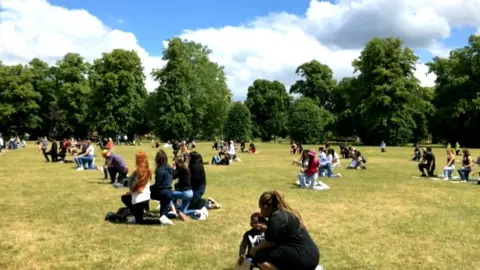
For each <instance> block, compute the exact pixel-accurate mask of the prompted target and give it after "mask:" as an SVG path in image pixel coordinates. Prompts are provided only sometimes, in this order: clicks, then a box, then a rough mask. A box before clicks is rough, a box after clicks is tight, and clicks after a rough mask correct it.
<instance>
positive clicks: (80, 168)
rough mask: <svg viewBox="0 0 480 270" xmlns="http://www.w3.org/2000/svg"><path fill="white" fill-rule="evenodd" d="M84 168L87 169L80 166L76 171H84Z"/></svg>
mask: <svg viewBox="0 0 480 270" xmlns="http://www.w3.org/2000/svg"><path fill="white" fill-rule="evenodd" d="M84 170H85V169H84V168H83V167H78V168H77V170H76V171H77V172H79V171H84Z"/></svg>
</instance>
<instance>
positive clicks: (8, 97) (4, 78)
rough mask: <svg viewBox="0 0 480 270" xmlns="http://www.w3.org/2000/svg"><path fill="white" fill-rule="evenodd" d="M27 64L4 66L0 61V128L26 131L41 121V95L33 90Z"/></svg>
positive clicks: (12, 131) (19, 131)
mask: <svg viewBox="0 0 480 270" xmlns="http://www.w3.org/2000/svg"><path fill="white" fill-rule="evenodd" d="M32 80H33V74H32V71H31V70H30V69H29V68H28V67H27V66H22V65H15V66H4V65H2V64H1V62H0V130H6V131H9V132H11V133H17V134H18V133H21V132H27V131H30V130H33V129H35V128H37V127H38V126H39V125H40V123H41V118H40V116H39V114H38V112H39V109H40V106H39V105H38V102H39V101H40V98H41V95H40V94H39V93H38V92H36V91H35V89H34V87H33V85H32Z"/></svg>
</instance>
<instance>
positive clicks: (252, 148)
mask: <svg viewBox="0 0 480 270" xmlns="http://www.w3.org/2000/svg"><path fill="white" fill-rule="evenodd" d="M248 153H249V154H255V153H257V148H255V144H254V143H253V142H250V146H249V147H248Z"/></svg>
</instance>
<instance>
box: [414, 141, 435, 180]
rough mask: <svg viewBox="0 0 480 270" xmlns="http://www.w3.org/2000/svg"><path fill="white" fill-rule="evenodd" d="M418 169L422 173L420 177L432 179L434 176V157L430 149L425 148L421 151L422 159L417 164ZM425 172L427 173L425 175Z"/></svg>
mask: <svg viewBox="0 0 480 270" xmlns="http://www.w3.org/2000/svg"><path fill="white" fill-rule="evenodd" d="M418 169H419V170H420V172H421V173H422V175H421V177H427V175H428V176H429V177H434V176H435V155H434V154H433V152H432V148H431V147H427V148H426V149H424V151H423V158H422V160H421V161H420V164H418ZM425 170H426V172H427V173H425Z"/></svg>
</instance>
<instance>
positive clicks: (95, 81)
mask: <svg viewBox="0 0 480 270" xmlns="http://www.w3.org/2000/svg"><path fill="white" fill-rule="evenodd" d="M90 85H91V88H92V97H91V106H90V115H91V116H92V117H93V118H92V119H91V121H90V122H91V124H92V127H93V128H94V129H95V130H96V131H97V132H99V133H100V134H102V135H106V136H110V137H113V136H115V135H118V134H128V135H130V136H132V135H135V134H136V133H137V132H136V131H138V130H140V129H141V125H143V124H144V119H143V118H144V116H145V114H146V112H145V110H144V108H145V99H146V97H147V90H146V88H145V75H144V74H143V66H142V61H141V59H140V57H139V56H138V54H137V53H136V52H135V51H127V50H123V49H115V50H113V51H112V52H111V53H104V54H103V55H102V57H101V58H100V59H96V60H95V61H94V64H93V66H92V69H91V73H90ZM98 116H101V117H98Z"/></svg>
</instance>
